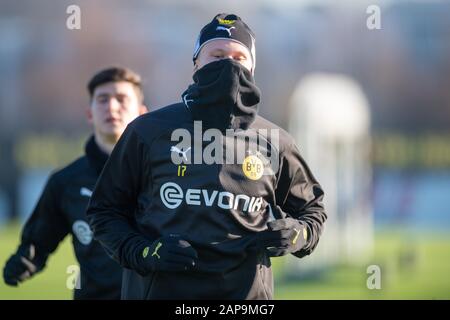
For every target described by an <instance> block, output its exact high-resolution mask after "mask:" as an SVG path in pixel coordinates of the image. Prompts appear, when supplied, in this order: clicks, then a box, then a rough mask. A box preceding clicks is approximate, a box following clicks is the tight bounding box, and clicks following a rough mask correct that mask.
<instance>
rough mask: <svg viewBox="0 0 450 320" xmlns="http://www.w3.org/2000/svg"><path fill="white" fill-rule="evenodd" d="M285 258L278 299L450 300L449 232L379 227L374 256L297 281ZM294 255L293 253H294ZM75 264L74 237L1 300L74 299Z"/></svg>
mask: <svg viewBox="0 0 450 320" xmlns="http://www.w3.org/2000/svg"><path fill="white" fill-rule="evenodd" d="M19 235H20V228H19V226H18V225H17V224H14V225H8V226H4V227H2V228H1V229H0V264H1V268H2V269H3V266H4V263H5V261H6V259H7V258H8V257H9V255H10V254H11V252H13V251H14V250H15V248H16V247H17V244H18V239H19ZM286 259H291V257H288V258H286V257H283V258H276V259H273V260H272V261H273V268H274V275H275V298H276V299H450V277H449V276H448V272H449V271H450V235H448V234H446V233H432V232H427V233H425V234H421V235H420V236H414V235H411V234H408V235H405V234H404V233H403V232H400V231H388V232H387V231H385V232H377V233H376V238H375V248H374V256H373V258H372V259H371V260H370V261H369V262H368V263H366V264H364V265H361V266H346V265H340V266H336V267H333V268H332V269H329V270H326V271H325V272H323V274H322V275H321V277H318V278H317V277H316V278H314V279H303V280H298V279H295V278H292V275H291V276H287V274H288V273H287V272H286V271H285V270H284V266H285V264H286V261H287V260H286ZM293 259H295V258H293ZM74 264H76V260H75V257H74V254H73V251H72V247H71V239H70V237H68V238H66V240H65V241H64V242H63V243H62V244H61V245H60V246H59V247H58V249H57V252H56V253H55V254H54V255H53V256H52V257H51V258H50V259H49V261H48V263H47V268H46V269H45V270H44V271H43V272H42V273H40V274H38V275H36V276H35V277H34V278H32V279H31V280H29V281H26V282H24V283H23V284H21V285H20V286H19V287H17V288H11V287H8V286H6V285H5V284H4V283H3V279H2V280H1V281H0V300H5V299H37V300H41V299H71V298H72V291H71V290H69V289H67V288H66V282H67V279H68V277H69V274H68V273H67V267H68V266H69V265H74ZM370 264H376V265H379V266H380V268H381V279H382V280H381V289H380V290H369V289H368V288H367V286H366V281H367V278H368V276H369V275H368V274H367V273H366V269H367V266H368V265H370Z"/></svg>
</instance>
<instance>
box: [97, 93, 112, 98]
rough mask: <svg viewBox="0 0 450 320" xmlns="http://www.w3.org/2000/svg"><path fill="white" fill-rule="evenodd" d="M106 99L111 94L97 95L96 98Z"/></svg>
mask: <svg viewBox="0 0 450 320" xmlns="http://www.w3.org/2000/svg"><path fill="white" fill-rule="evenodd" d="M104 97H109V93H106V92H105V93H100V94H98V95H96V96H95V98H96V99H97V98H104Z"/></svg>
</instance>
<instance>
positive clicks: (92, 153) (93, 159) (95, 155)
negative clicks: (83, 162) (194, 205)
mask: <svg viewBox="0 0 450 320" xmlns="http://www.w3.org/2000/svg"><path fill="white" fill-rule="evenodd" d="M84 151H85V153H86V157H87V159H88V161H89V163H90V164H91V166H92V167H93V168H94V170H95V171H96V172H97V173H98V174H100V172H102V170H103V166H104V165H105V163H106V160H108V154H107V153H105V152H103V151H102V150H100V148H99V147H98V145H97V142H95V138H94V136H91V137H90V138H89V140H88V141H87V142H86V145H85V147H84Z"/></svg>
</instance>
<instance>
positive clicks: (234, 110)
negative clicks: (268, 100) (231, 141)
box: [182, 59, 261, 131]
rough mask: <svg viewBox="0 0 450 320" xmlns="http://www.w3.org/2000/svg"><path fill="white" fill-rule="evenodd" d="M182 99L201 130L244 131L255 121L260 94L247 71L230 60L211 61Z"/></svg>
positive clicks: (203, 68)
mask: <svg viewBox="0 0 450 320" xmlns="http://www.w3.org/2000/svg"><path fill="white" fill-rule="evenodd" d="M193 80H194V83H193V84H191V85H190V86H189V88H188V89H187V90H186V91H185V92H184V93H183V95H182V98H183V101H184V103H185V104H186V106H187V107H188V108H189V110H190V111H191V113H192V117H193V119H194V121H202V126H203V129H210V128H216V129H219V130H221V131H224V130H226V129H244V130H245V129H247V128H248V127H249V126H250V124H251V123H252V122H253V121H254V120H255V117H256V114H257V112H258V103H259V100H260V95H261V92H260V90H259V89H258V87H257V86H256V85H255V81H254V79H253V76H252V74H251V72H250V71H248V70H247V69H246V68H245V67H243V66H242V65H241V64H240V63H238V62H236V61H234V60H231V59H222V60H219V61H214V62H211V63H209V64H207V65H205V66H204V67H202V68H201V69H199V70H198V71H197V72H195V73H194V76H193Z"/></svg>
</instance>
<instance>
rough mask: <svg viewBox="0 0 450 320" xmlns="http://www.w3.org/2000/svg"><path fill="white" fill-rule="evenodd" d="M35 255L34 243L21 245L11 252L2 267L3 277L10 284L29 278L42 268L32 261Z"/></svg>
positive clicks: (16, 283) (13, 284)
mask: <svg viewBox="0 0 450 320" xmlns="http://www.w3.org/2000/svg"><path fill="white" fill-rule="evenodd" d="M35 257H36V250H35V247H34V245H32V244H30V245H26V246H23V247H22V246H21V247H20V248H19V250H18V251H17V253H16V254H13V255H12V256H11V257H10V258H9V260H8V261H7V262H6V264H5V267H4V269H3V279H4V280H5V283H6V284H7V285H10V286H17V285H18V283H19V282H22V281H25V280H27V279H29V278H31V277H32V276H33V275H34V274H35V273H36V272H38V271H39V270H41V269H42V267H43V264H42V265H38V264H37V263H36V262H35V261H33V260H34V259H35Z"/></svg>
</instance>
